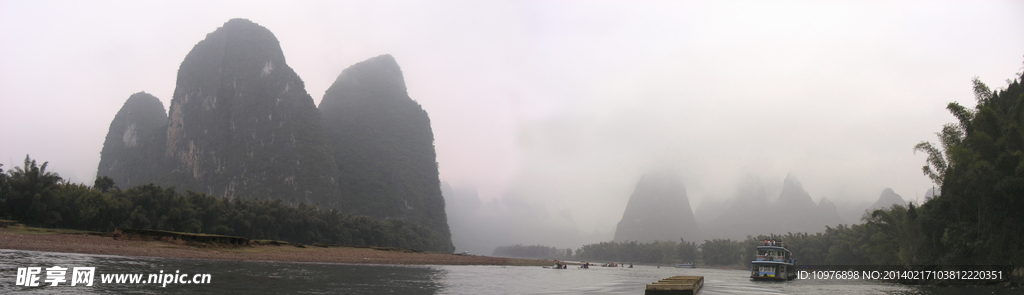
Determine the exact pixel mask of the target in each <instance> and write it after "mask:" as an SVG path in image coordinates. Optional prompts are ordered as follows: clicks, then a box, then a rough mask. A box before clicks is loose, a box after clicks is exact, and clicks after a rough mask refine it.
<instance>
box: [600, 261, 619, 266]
mask: <svg viewBox="0 0 1024 295" xmlns="http://www.w3.org/2000/svg"><path fill="white" fill-rule="evenodd" d="M601 266H602V267H619V264H618V263H615V262H609V263H605V264H602V265H601Z"/></svg>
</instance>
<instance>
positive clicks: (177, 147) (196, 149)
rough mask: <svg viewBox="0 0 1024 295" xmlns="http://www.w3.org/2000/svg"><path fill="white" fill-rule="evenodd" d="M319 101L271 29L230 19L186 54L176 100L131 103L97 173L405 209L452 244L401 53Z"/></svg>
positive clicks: (422, 118) (375, 209) (377, 210)
mask: <svg viewBox="0 0 1024 295" xmlns="http://www.w3.org/2000/svg"><path fill="white" fill-rule="evenodd" d="M321 105H322V109H323V110H321V108H318V107H317V105H316V104H315V103H314V102H313V99H312V97H310V95H309V94H308V93H307V92H306V90H305V85H304V83H303V81H302V80H301V79H300V78H299V76H298V75H297V74H296V73H295V71H293V70H292V69H291V67H289V66H288V64H287V63H286V62H285V58H284V54H283V52H282V50H281V47H280V44H279V42H278V40H277V38H276V37H275V36H274V35H273V33H271V32H270V30H268V29H266V28H264V27H262V26H260V25H258V24H256V23H253V22H251V21H249V20H245V19H232V20H230V21H228V22H227V23H225V24H224V25H223V26H222V27H220V28H218V29H216V30H215V31H213V32H211V33H209V34H207V35H206V38H205V39H203V40H202V41H200V42H199V43H197V44H196V45H195V46H194V47H193V48H192V50H191V51H190V52H189V53H188V54H187V55H186V57H185V59H184V60H183V61H182V63H181V66H180V68H179V69H178V75H177V81H176V86H175V90H174V96H173V98H172V100H171V105H170V110H168V111H166V112H165V111H164V108H163V104H162V103H161V102H160V101H159V99H157V98H155V97H153V96H152V95H149V94H146V93H141V92H140V93H136V94H134V95H132V96H131V97H130V98H129V99H128V101H126V102H125V104H124V106H122V108H121V110H120V111H118V114H117V115H116V116H115V118H114V120H113V121H112V122H111V125H110V129H109V130H108V134H107V137H106V139H105V141H104V148H103V151H102V152H101V154H100V165H99V166H98V168H97V170H98V171H97V175H98V176H108V177H111V178H112V179H114V181H115V183H116V184H117V185H119V186H123V187H126V188H127V187H130V186H135V185H140V184H148V183H154V184H158V185H161V186H165V187H167V186H175V187H177V188H178V189H179V190H191V191H196V192H202V193H207V194H211V195H215V196H219V197H224V198H246V199H278V200H283V201H285V202H287V203H292V204H295V203H300V202H301V203H311V204H319V205H320V206H324V207H328V208H336V209H338V210H339V211H341V212H344V213H347V214H353V215H366V216H371V217H375V218H378V219H398V220H402V221H405V222H409V223H411V224H414V225H416V226H422V227H423V228H426V229H429V231H430V232H429V233H422V234H424V235H429V236H430V237H431V238H430V240H431V241H433V242H432V244H430V245H425V246H424V247H425V248H427V249H425V250H432V251H442V252H446V251H452V250H454V247H453V246H452V243H451V235H450V232H449V228H448V224H447V220H446V217H445V206H444V199H443V198H442V197H441V192H440V181H439V179H438V170H437V163H436V152H435V150H434V146H433V132H432V130H431V128H430V119H429V118H428V116H427V113H426V111H424V110H423V109H422V107H420V105H419V104H418V103H416V102H415V101H413V100H412V99H411V98H409V97H408V94H407V93H406V88H405V82H404V77H403V76H402V74H401V69H399V67H398V64H397V62H396V61H395V60H394V58H393V57H391V56H390V55H383V56H380V57H376V58H372V59H370V60H368V61H365V62H362V63H359V64H357V65H354V66H352V67H350V68H349V69H346V70H344V71H342V73H341V75H339V76H338V80H337V81H336V82H335V85H332V87H331V89H329V90H328V91H327V93H326V94H325V96H324V99H323V101H322V102H321ZM334 106H340V108H338V107H334ZM322 113H324V114H322ZM324 117H326V118H327V119H326V120H325V119H324ZM339 169H340V170H339Z"/></svg>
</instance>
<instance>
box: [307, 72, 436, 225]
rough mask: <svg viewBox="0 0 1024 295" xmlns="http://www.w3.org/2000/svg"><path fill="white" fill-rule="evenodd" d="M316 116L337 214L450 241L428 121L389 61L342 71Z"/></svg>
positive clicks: (325, 96)
mask: <svg viewBox="0 0 1024 295" xmlns="http://www.w3.org/2000/svg"><path fill="white" fill-rule="evenodd" d="M319 110H320V113H321V114H322V116H323V120H324V127H325V134H326V138H327V143H328V144H327V146H328V148H329V149H328V150H329V151H331V153H332V155H333V157H334V160H335V162H334V164H335V167H336V169H337V171H338V174H337V175H338V177H337V180H338V187H339V191H340V192H341V194H340V196H341V199H340V202H341V210H342V211H343V212H346V213H351V214H361V215H367V216H370V217H376V218H397V219H401V220H405V221H408V222H413V223H416V224H420V225H423V226H426V227H427V228H430V229H433V230H435V231H437V232H438V233H439V234H441V235H442V236H443V237H446V239H447V237H450V235H451V234H450V232H449V228H448V221H447V217H446V216H445V201H444V198H443V197H442V196H441V184H440V180H439V179H438V170H437V154H436V152H435V150H434V133H433V131H432V130H431V127H430V118H429V116H427V112H426V111H424V110H423V107H421V106H420V104H419V103H417V102H416V101H414V100H412V98H410V97H409V94H408V92H407V91H406V87H405V78H404V77H403V76H402V69H401V68H399V66H398V63H397V62H396V61H395V59H394V58H393V57H392V56H391V55H381V56H377V57H374V58H371V59H368V60H365V61H362V62H359V63H357V64H355V65H352V66H350V67H349V68H347V69H345V70H343V71H342V72H341V74H340V75H338V78H337V79H336V80H335V81H334V84H332V85H331V87H330V88H328V89H327V92H326V93H325V94H324V98H323V100H322V101H321V102H320V106H319Z"/></svg>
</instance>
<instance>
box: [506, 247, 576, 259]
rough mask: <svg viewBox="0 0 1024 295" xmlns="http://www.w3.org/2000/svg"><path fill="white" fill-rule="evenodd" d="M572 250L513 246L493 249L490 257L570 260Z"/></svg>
mask: <svg viewBox="0 0 1024 295" xmlns="http://www.w3.org/2000/svg"><path fill="white" fill-rule="evenodd" d="M572 254H573V253H572V249H568V248H566V249H558V248H555V247H549V246H543V245H531V246H523V245H522V244H515V245H511V246H501V247H497V248H494V252H493V253H492V254H491V255H492V256H500V257H520V258H541V259H570V258H572V257H573V255H572Z"/></svg>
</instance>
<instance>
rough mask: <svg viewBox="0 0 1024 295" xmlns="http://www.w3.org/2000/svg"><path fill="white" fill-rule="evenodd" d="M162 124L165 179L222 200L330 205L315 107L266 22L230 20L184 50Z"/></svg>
mask: <svg viewBox="0 0 1024 295" xmlns="http://www.w3.org/2000/svg"><path fill="white" fill-rule="evenodd" d="M168 116H169V118H170V119H169V120H170V123H169V126H168V130H167V155H168V156H170V158H171V159H170V161H171V168H172V169H173V171H172V178H171V179H170V180H169V181H170V183H171V184H177V185H179V187H180V188H186V189H190V190H195V191H200V192H205V193H209V194H213V195H217V196H223V197H228V198H232V197H245V198H257V199H264V198H271V199H281V200H285V201H288V202H307V203H320V204H325V205H330V204H332V203H333V201H334V200H332V199H331V196H332V195H334V193H335V191H336V184H335V182H334V180H333V178H332V176H333V175H334V174H335V170H334V166H333V165H331V162H333V159H331V156H330V154H329V153H327V148H326V146H325V145H324V141H323V127H322V126H321V121H320V114H319V113H318V112H317V109H316V105H315V104H314V103H313V99H312V98H311V97H310V96H309V94H307V93H306V90H305V88H304V84H303V82H302V80H301V79H299V76H298V75H297V74H295V71H293V70H292V69H291V68H290V67H288V64H287V63H285V59H284V54H283V53H282V51H281V46H280V44H279V42H278V41H277V38H276V37H274V34H273V33H271V32H270V30H267V29H266V28H264V27H262V26H260V25H257V24H255V23H253V22H251V21H248V20H244V19H232V20H230V21H228V22H227V23H225V24H224V26H223V27H220V28H218V29H217V30H215V31H214V32H212V33H210V34H207V35H206V39H204V40H202V41H200V42H199V43H198V44H196V45H195V47H193V48H192V50H191V51H189V53H188V55H186V56H185V60H184V61H182V62H181V67H180V68H179V69H178V81H177V84H176V86H175V89H174V98H173V99H172V100H171V109H170V113H169V115H168Z"/></svg>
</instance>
